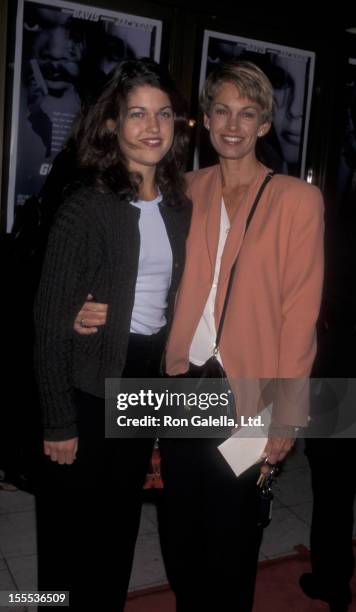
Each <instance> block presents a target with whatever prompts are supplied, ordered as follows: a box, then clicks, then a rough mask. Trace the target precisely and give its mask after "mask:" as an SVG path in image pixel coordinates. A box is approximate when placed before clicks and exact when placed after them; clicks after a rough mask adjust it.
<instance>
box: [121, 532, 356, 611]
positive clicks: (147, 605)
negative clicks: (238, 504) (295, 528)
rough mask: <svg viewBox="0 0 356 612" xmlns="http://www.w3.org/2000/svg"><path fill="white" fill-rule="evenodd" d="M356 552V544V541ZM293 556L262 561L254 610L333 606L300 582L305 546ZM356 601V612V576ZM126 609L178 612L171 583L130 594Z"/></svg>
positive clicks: (307, 566) (305, 562) (306, 567)
mask: <svg viewBox="0 0 356 612" xmlns="http://www.w3.org/2000/svg"><path fill="white" fill-rule="evenodd" d="M354 548H355V552H356V543H355V544H354ZM295 549H296V553H295V554H294V555H291V556H289V557H282V558H279V559H271V560H267V561H262V562H261V563H259V566H258V574H257V585H256V596H255V605H254V608H253V612H272V611H273V612H318V611H320V612H323V611H324V612H327V611H328V610H329V606H328V605H327V604H325V603H322V602H320V601H317V600H314V601H313V600H311V599H308V597H306V596H305V595H304V594H303V592H302V591H301V589H300V588H299V585H298V579H299V576H300V575H301V574H303V572H308V571H310V563H309V553H308V550H307V549H306V548H305V547H304V546H296V547H295ZM352 592H353V598H354V602H353V604H352V606H350V611H351V610H352V611H355V612H356V575H355V576H354V578H353V581H352ZM125 612H175V604H174V596H173V594H172V592H171V591H170V589H169V587H168V585H167V586H165V585H164V586H161V587H157V588H153V589H147V590H144V591H135V592H133V593H131V594H130V595H129V601H128V603H127V604H126V607H125Z"/></svg>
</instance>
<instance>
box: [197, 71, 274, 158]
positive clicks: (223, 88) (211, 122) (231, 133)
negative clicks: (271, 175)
mask: <svg viewBox="0 0 356 612" xmlns="http://www.w3.org/2000/svg"><path fill="white" fill-rule="evenodd" d="M204 125H205V127H206V128H207V129H208V130H209V132H210V140H211V144H212V145H213V147H214V149H215V150H216V151H217V153H218V155H219V156H220V157H222V158H225V159H242V158H244V157H246V156H251V157H255V146H256V141H257V138H258V137H260V136H264V135H265V134H266V133H267V132H268V130H269V128H270V124H269V123H263V122H262V109H261V107H260V106H259V104H257V102H253V101H252V100H250V99H248V98H244V97H241V95H240V92H239V90H238V89H237V87H236V86H235V85H234V84H233V83H230V82H223V83H222V84H221V85H220V87H219V88H218V89H217V92H216V94H215V96H214V98H213V100H212V103H211V107H210V112H209V116H208V115H206V114H205V115H204Z"/></svg>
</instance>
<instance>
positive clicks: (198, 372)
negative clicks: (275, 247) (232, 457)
mask: <svg viewBox="0 0 356 612" xmlns="http://www.w3.org/2000/svg"><path fill="white" fill-rule="evenodd" d="M273 175H274V172H270V173H268V174H267V175H266V177H265V178H264V180H263V182H262V184H261V186H260V188H259V190H258V192H257V195H256V197H255V201H254V203H253V205H252V207H251V210H250V212H249V215H248V217H247V221H246V227H245V232H244V236H243V238H245V236H246V232H247V230H248V228H249V225H250V223H251V221H252V218H253V215H254V214H255V211H256V208H257V204H258V202H259V201H260V198H261V196H262V193H263V191H264V189H265V187H266V186H267V185H268V183H269V181H270V180H271V178H272V176H273ZM237 262H238V256H237V257H236V259H235V261H234V263H233V265H232V268H231V271H230V277H229V282H228V286H227V290H226V295H225V301H224V306H223V309H222V313H221V317H220V322H219V326H218V331H217V334H216V340H215V345H214V349H213V354H212V356H211V357H209V359H208V360H207V361H206V362H205V363H203V365H201V366H194V367H193V368H191V369H190V370H189V371H188V372H187V373H186V374H185V376H187V377H189V378H198V379H202V381H203V380H204V379H206V378H216V379H224V380H225V381H226V386H227V387H228V383H227V379H226V374H225V370H224V368H223V367H222V365H221V363H220V361H219V360H218V359H217V355H218V352H219V342H220V338H221V333H222V329H223V325H224V321H225V315H226V311H227V305H228V302H229V298H230V293H231V288H232V283H233V280H234V276H235V270H236V266H237ZM199 387H201V383H200V384H199V383H198V384H197V385H196V388H197V390H199ZM231 396H232V397H233V393H231ZM231 408H232V406H231V403H230V404H229V413H230V414H231V413H232V412H231Z"/></svg>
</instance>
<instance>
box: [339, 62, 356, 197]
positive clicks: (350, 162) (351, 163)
mask: <svg viewBox="0 0 356 612" xmlns="http://www.w3.org/2000/svg"><path fill="white" fill-rule="evenodd" d="M345 101H346V104H345V116H344V124H343V128H344V129H343V140H342V145H341V155H340V162H339V169H338V180H337V192H338V197H339V202H340V203H341V205H342V206H345V207H347V206H348V205H350V206H353V208H354V207H355V205H356V58H349V60H348V67H347V80H346V96H345Z"/></svg>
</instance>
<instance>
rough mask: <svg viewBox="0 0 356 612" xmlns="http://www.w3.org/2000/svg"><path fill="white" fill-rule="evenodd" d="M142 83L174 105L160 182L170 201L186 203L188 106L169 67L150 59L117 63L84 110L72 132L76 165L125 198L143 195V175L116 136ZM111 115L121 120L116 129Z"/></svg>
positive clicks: (99, 184) (161, 163)
mask: <svg viewBox="0 0 356 612" xmlns="http://www.w3.org/2000/svg"><path fill="white" fill-rule="evenodd" d="M143 85H150V86H151V87H156V88H157V89H160V90H161V91H164V92H165V93H166V94H167V95H168V97H169V99H170V102H171V104H172V109H173V113H174V139H173V145H172V147H171V149H170V150H169V152H168V153H167V154H166V155H165V156H164V158H163V159H162V160H161V161H160V162H159V163H158V164H157V170H156V184H157V185H158V187H159V189H160V191H161V193H162V195H163V197H164V200H165V202H166V203H167V204H168V205H170V206H177V205H181V204H183V203H185V202H186V199H187V198H186V195H185V180H184V169H185V161H186V153H187V148H188V141H189V137H188V125H187V118H186V107H185V103H184V101H183V98H182V97H181V95H180V94H179V92H178V90H177V88H176V86H175V84H174V82H173V80H172V78H171V77H170V75H169V73H168V71H166V70H165V69H164V68H162V66H160V65H159V64H157V63H156V62H154V61H153V60H151V59H149V58H143V59H133V60H131V59H130V60H125V61H122V62H121V63H120V64H118V66H116V68H115V69H114V70H113V72H112V73H111V74H110V75H109V77H108V81H107V83H106V84H105V85H104V87H103V89H102V90H101V92H100V93H99V95H98V96H97V98H96V100H95V101H94V102H92V103H91V104H89V106H88V107H87V108H86V109H85V110H83V111H82V113H81V115H80V117H79V119H78V122H77V124H76V127H75V130H74V133H73V140H74V142H75V147H76V150H77V163H78V166H79V167H80V168H82V169H83V170H85V171H86V174H87V175H88V174H89V175H91V176H92V177H94V179H95V182H96V184H97V185H98V186H100V187H101V188H105V187H106V188H110V189H112V190H114V191H116V192H117V193H118V194H119V195H120V197H121V198H122V199H124V200H126V201H135V200H137V199H138V191H139V186H140V183H141V181H142V177H141V175H140V174H138V173H133V172H129V171H128V168H127V161H126V158H125V156H124V155H123V153H122V151H121V150H120V145H119V142H118V138H117V134H118V133H119V131H120V126H121V122H122V120H123V118H124V117H125V114H126V108H127V97H128V94H129V93H130V92H131V91H133V90H134V89H135V88H136V87H140V86H143ZM108 119H113V120H115V122H116V125H117V129H116V130H115V131H114V132H113V131H110V130H109V129H108V127H107V120H108Z"/></svg>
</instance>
